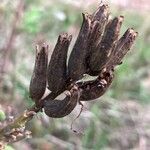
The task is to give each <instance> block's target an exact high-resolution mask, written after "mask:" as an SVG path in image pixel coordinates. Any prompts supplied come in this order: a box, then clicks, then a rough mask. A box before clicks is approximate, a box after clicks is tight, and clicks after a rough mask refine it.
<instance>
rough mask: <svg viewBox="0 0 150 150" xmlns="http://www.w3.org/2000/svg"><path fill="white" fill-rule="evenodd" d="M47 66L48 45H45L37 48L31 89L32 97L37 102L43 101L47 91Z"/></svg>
mask: <svg viewBox="0 0 150 150" xmlns="http://www.w3.org/2000/svg"><path fill="white" fill-rule="evenodd" d="M47 64H48V45H45V44H43V45H42V47H40V48H39V47H38V46H37V48H36V59H35V65H34V70H33V74H32V78H31V81H30V87H29V93H30V97H31V98H32V99H33V100H34V101H36V102H38V101H39V100H40V99H41V97H42V96H43V94H44V92H45V89H46V78H47Z"/></svg>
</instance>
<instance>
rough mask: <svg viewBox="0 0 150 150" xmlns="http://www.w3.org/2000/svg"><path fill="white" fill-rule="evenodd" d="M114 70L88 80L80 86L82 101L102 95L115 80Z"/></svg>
mask: <svg viewBox="0 0 150 150" xmlns="http://www.w3.org/2000/svg"><path fill="white" fill-rule="evenodd" d="M113 77H114V75H113V72H112V71H110V72H104V73H102V74H101V75H100V76H99V77H98V78H97V79H96V80H93V81H87V82H85V83H83V84H82V86H80V88H81V90H82V92H81V96H80V101H90V100H94V99H97V98H99V97H101V96H102V95H103V94H104V93H105V92H106V91H107V89H108V88H109V87H110V85H111V83H112V81H113Z"/></svg>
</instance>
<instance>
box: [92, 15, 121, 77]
mask: <svg viewBox="0 0 150 150" xmlns="http://www.w3.org/2000/svg"><path fill="white" fill-rule="evenodd" d="M122 22H123V16H120V17H116V18H114V19H113V20H111V21H110V22H109V23H108V24H107V26H106V28H105V32H104V35H103V37H102V40H101V42H100V43H99V44H98V46H97V48H96V51H95V52H93V53H92V54H91V57H90V62H89V67H90V72H89V74H90V75H98V74H99V71H100V70H102V68H104V66H105V65H106V63H107V62H108V61H109V59H110V56H111V52H112V50H113V47H114V46H115V43H116V41H117V40H118V36H119V31H120V28H121V25H122Z"/></svg>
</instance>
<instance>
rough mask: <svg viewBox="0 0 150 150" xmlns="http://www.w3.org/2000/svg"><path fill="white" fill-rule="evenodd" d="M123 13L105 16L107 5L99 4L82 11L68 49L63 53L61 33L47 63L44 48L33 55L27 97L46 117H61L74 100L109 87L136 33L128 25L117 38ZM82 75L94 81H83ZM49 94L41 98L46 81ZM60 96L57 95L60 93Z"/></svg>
mask: <svg viewBox="0 0 150 150" xmlns="http://www.w3.org/2000/svg"><path fill="white" fill-rule="evenodd" d="M123 20H124V17H123V16H119V17H115V18H114V19H111V20H110V19H109V8H108V5H105V4H103V5H101V6H100V7H99V8H98V9H97V10H96V11H95V12H94V13H93V14H92V15H90V14H83V23H82V26H81V29H80V31H79V34H78V37H77V40H76V42H75V45H74V46H73V49H72V51H71V54H70V57H69V59H68V60H69V61H68V64H66V63H67V57H68V56H67V53H68V49H69V45H70V42H71V39H72V36H71V35H68V34H61V35H60V36H59V37H58V40H57V43H56V46H55V48H54V50H53V53H52V55H51V58H50V61H49V65H48V66H47V63H48V62H47V60H48V55H47V47H45V46H43V47H42V48H41V49H40V51H38V52H37V54H36V62H35V67H34V71H33V75H32V79H31V83H30V96H31V98H32V99H33V100H34V101H35V102H36V103H37V102H39V101H40V102H42V103H39V105H40V104H42V106H41V107H43V108H44V111H45V113H46V115H47V116H49V117H52V118H61V117H64V116H66V115H68V114H70V113H71V112H72V110H73V109H74V108H75V106H76V105H77V103H78V102H80V101H90V100H94V99H97V98H99V97H100V96H102V95H103V94H104V93H105V92H106V91H107V90H108V88H109V87H110V85H111V83H112V81H113V78H114V71H115V67H116V66H117V65H119V64H120V63H121V61H122V59H123V57H124V56H125V55H126V53H127V52H128V51H129V50H130V49H131V46H132V45H133V43H134V41H135V39H136V37H137V32H135V31H134V30H133V29H132V28H129V29H128V30H127V31H126V32H125V33H124V35H123V36H122V37H121V38H120V39H119V34H120V29H121V25H122V22H123ZM85 74H88V75H91V76H95V79H94V80H87V81H83V80H82V78H83V77H84V75H85ZM47 81H48V89H49V90H50V91H51V93H50V94H49V95H48V96H47V97H45V98H43V99H41V97H42V96H43V94H44V92H45V88H46V82H47ZM62 94H63V95H65V97H64V98H59V97H60V96H61V95H62Z"/></svg>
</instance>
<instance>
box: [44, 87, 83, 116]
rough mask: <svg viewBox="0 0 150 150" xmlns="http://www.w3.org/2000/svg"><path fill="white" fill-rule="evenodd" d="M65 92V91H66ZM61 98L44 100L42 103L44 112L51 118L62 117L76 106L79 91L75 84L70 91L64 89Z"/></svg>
mask: <svg viewBox="0 0 150 150" xmlns="http://www.w3.org/2000/svg"><path fill="white" fill-rule="evenodd" d="M66 92H67V93H66ZM65 93H66V94H65V95H66V96H65V98H64V99H63V100H58V99H54V100H46V101H45V104H44V111H45V114H46V115H47V116H49V117H52V118H62V117H65V116H67V115H68V114H70V113H71V112H72V110H73V109H74V108H75V107H76V105H77V102H78V99H79V97H80V92H79V90H78V88H77V87H76V86H74V87H73V88H72V89H71V90H70V91H65Z"/></svg>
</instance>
